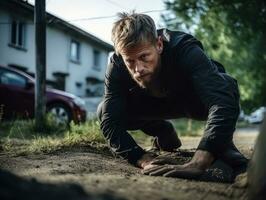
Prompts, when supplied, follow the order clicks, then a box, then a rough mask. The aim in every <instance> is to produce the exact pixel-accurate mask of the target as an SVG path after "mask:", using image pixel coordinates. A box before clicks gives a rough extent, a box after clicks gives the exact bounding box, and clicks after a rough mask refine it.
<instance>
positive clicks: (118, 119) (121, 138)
mask: <svg viewBox="0 0 266 200" xmlns="http://www.w3.org/2000/svg"><path fill="white" fill-rule="evenodd" d="M158 34H159V35H161V36H162V37H163V39H164V50H163V53H162V54H161V63H162V70H161V72H160V78H161V80H162V84H163V85H164V88H166V89H167V90H168V92H169V94H170V97H171V94H175V93H178V94H181V95H180V98H191V97H192V94H193V95H194V96H196V97H197V98H198V100H199V101H201V102H202V103H203V105H204V106H205V108H206V110H207V111H208V118H207V124H206V128H205V132H204V136H203V138H202V140H201V142H200V144H199V146H198V149H202V150H207V151H209V152H212V153H216V152H217V151H219V150H220V151H221V150H222V147H223V146H224V145H225V144H226V143H228V142H229V141H230V140H231V139H232V134H233V132H234V130H235V123H236V120H237V117H238V114H239V93H238V86H237V82H236V80H234V79H233V78H231V77H230V76H229V75H228V74H226V73H225V71H224V68H223V66H222V65H221V64H219V63H218V62H215V61H213V60H211V59H209V58H208V57H207V56H206V55H205V53H204V50H203V47H202V44H201V43H200V42H199V41H198V40H197V39H195V38H194V37H193V36H191V35H189V34H186V33H183V32H178V31H176V32H174V31H169V30H167V29H161V30H159V31H158ZM135 87H138V86H136V83H135V82H134V80H133V79H132V78H131V76H130V74H129V72H128V71H127V69H126V66H125V64H124V62H123V60H122V58H121V56H118V55H116V54H113V56H112V57H111V60H110V63H109V65H108V68H107V71H106V76H105V94H104V101H103V106H102V116H101V129H102V131H103V134H104V136H105V138H106V139H107V141H108V142H109V145H110V147H111V149H112V151H113V152H114V153H116V154H117V155H120V156H122V157H123V158H125V159H127V160H128V161H129V162H130V163H135V162H136V161H137V160H138V159H139V158H140V157H141V156H142V155H143V154H144V150H143V149H142V148H141V147H139V146H138V145H137V144H136V142H135V141H134V140H133V138H132V137H131V136H130V134H129V133H128V132H127V131H126V127H125V123H126V122H125V120H126V115H127V113H126V96H127V94H128V93H129V92H130V90H131V89H132V88H135ZM192 98H194V97H192ZM184 102H185V101H184Z"/></svg>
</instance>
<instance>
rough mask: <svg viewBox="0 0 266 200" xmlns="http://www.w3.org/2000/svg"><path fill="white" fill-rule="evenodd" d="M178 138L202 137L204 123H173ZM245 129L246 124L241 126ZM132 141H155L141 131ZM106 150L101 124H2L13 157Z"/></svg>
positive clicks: (5, 147) (2, 138)
mask: <svg viewBox="0 0 266 200" xmlns="http://www.w3.org/2000/svg"><path fill="white" fill-rule="evenodd" d="M171 122H172V123H173V125H174V127H175V129H176V131H177V133H178V136H181V137H182V136H201V135H202V134H203V132H204V128H205V122H202V121H194V120H189V119H177V120H171ZM238 126H239V127H245V126H246V124H245V123H238ZM130 133H131V135H132V137H133V138H134V139H135V140H136V141H137V143H139V144H140V145H141V146H145V147H147V146H150V145H151V141H152V137H150V136H147V135H145V134H144V133H142V132H141V131H130ZM91 144H92V145H93V146H94V147H95V146H96V147H97V146H99V147H100V146H101V147H103V146H104V147H106V146H107V145H106V141H105V139H104V137H103V135H102V133H101V130H100V125H99V122H98V121H97V120H96V119H95V120H90V121H87V122H85V123H83V124H80V125H76V124H74V123H73V122H72V123H70V125H69V126H64V125H58V124H56V123H55V122H54V121H53V120H52V119H51V118H49V117H48V120H47V121H46V124H45V126H44V127H43V129H42V130H41V131H37V130H36V128H35V122H34V120H14V121H9V122H3V121H0V151H4V152H10V153H14V154H28V153H42V152H46V153H49V152H53V151H56V150H60V149H64V148H71V147H80V146H88V145H91Z"/></svg>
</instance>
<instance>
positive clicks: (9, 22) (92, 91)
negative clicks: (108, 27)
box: [0, 0, 113, 97]
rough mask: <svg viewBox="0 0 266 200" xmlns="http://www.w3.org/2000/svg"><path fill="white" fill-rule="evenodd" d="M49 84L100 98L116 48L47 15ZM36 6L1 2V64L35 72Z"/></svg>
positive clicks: (10, 0) (16, 0) (18, 1)
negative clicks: (108, 63)
mask: <svg viewBox="0 0 266 200" xmlns="http://www.w3.org/2000/svg"><path fill="white" fill-rule="evenodd" d="M46 17H47V26H46V27H47V28H46V29H47V30H46V38H47V39H46V51H47V53H46V78H47V85H48V86H50V87H53V88H57V89H61V90H64V91H67V92H70V93H73V94H75V95H77V96H80V97H88V96H100V95H102V93H103V87H104V86H103V85H104V84H103V80H104V74H105V69H106V66H107V62H108V55H109V52H111V51H112V50H113V46H112V45H110V44H109V43H106V42H104V41H102V40H100V39H99V38H97V37H95V36H93V35H92V34H90V33H88V32H86V31H84V30H82V29H80V28H78V27H76V26H74V25H72V24H70V23H68V22H66V21H64V20H62V19H60V18H58V17H56V16H54V15H52V14H50V13H47V15H46ZM34 29H35V27H34V7H33V6H32V5H31V4H29V3H27V2H26V1H22V0H1V1H0V65H2V66H10V67H14V68H17V69H20V70H23V71H25V72H27V73H28V74H31V75H33V76H34V73H35V30H34Z"/></svg>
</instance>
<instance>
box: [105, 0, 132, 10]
mask: <svg viewBox="0 0 266 200" xmlns="http://www.w3.org/2000/svg"><path fill="white" fill-rule="evenodd" d="M105 1H107V2H108V3H110V4H113V5H115V6H116V7H119V8H123V9H127V8H126V7H124V6H122V5H120V4H119V3H117V2H114V1H112V0H105Z"/></svg>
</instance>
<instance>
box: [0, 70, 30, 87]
mask: <svg viewBox="0 0 266 200" xmlns="http://www.w3.org/2000/svg"><path fill="white" fill-rule="evenodd" d="M26 83H27V81H26V79H25V78H24V77H22V76H20V75H18V74H15V73H12V72H8V71H3V72H1V73H0V84H5V85H14V86H19V87H26Z"/></svg>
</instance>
